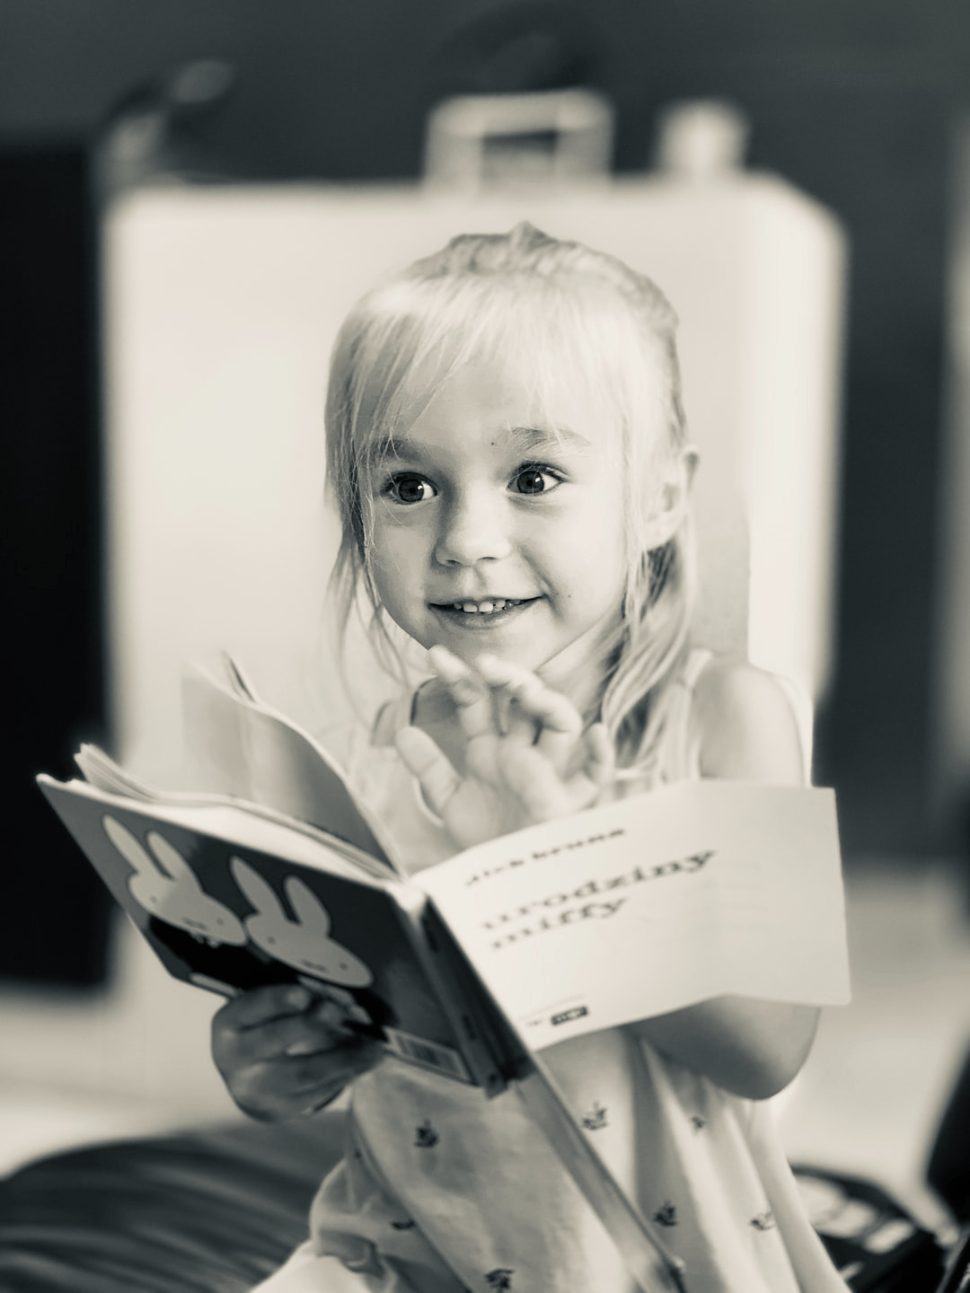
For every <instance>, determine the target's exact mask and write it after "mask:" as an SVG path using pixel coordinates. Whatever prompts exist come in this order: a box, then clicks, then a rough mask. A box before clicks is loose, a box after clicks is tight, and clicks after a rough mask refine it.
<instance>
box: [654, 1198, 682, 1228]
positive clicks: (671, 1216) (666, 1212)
mask: <svg viewBox="0 0 970 1293" xmlns="http://www.w3.org/2000/svg"><path fill="white" fill-rule="evenodd" d="M653 1219H654V1221H656V1222H657V1223H658V1225H661V1226H676V1224H677V1209H676V1208H675V1207H674V1205H673V1204H672V1203H671V1202H670V1200H669V1199H668V1200H667V1202H666V1203H664V1204H663V1206H662V1207H659V1208H658V1209H657V1211H656V1212H655V1213H654V1214H653Z"/></svg>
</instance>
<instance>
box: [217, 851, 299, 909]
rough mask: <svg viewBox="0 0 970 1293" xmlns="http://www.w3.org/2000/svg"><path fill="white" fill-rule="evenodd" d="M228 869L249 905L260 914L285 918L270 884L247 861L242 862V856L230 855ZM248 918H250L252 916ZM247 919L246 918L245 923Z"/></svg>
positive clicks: (281, 905)
mask: <svg viewBox="0 0 970 1293" xmlns="http://www.w3.org/2000/svg"><path fill="white" fill-rule="evenodd" d="M229 869H230V871H232V874H233V877H234V879H235V881H236V884H238V885H239V888H240V889H241V890H242V891H243V893H244V894H245V895H246V897H247V898H248V899H249V903H250V906H252V907H255V908H256V910H257V912H259V913H260V914H261V915H266V916H269V915H273V916H275V917H276V918H277V919H278V920H280V921H283V920H285V919H286V915H285V913H284V911H283V904H282V903H281V902H280V900H279V898H277V896H276V894H275V893H274V892H273V890H272V888H271V887H270V885H268V884H267V883H266V881H265V880H264V879H263V877H262V876H261V875H260V874H259V872H258V871H256V870H254V869H253V867H251V866H250V865H249V863H248V862H244V861H243V860H242V858H237V857H232V858H230V860H229ZM249 920H252V917H250V918H249ZM249 920H247V922H246V923H247V924H248V923H249Z"/></svg>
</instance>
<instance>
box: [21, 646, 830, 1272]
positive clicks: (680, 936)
mask: <svg viewBox="0 0 970 1293" xmlns="http://www.w3.org/2000/svg"><path fill="white" fill-rule="evenodd" d="M185 708H186V723H187V737H188V743H189V745H190V746H191V747H193V749H194V752H195V755H196V757H197V758H199V759H201V762H202V764H203V766H205V767H206V768H208V770H209V773H210V782H211V784H213V786H214V789H213V791H211V792H205V793H196V792H193V793H185V794H172V793H165V794H161V793H157V792H155V791H153V790H151V789H150V788H149V787H147V786H145V785H143V784H141V783H139V782H138V781H136V780H135V779H134V778H132V777H131V776H130V775H129V774H127V773H126V772H125V770H124V769H122V768H121V767H119V766H118V765H117V764H116V763H114V762H113V761H112V760H111V759H109V758H108V756H107V755H105V754H104V753H102V752H101V751H100V750H97V749H95V748H93V747H90V746H85V747H82V749H81V751H80V753H79V755H78V757H77V761H78V764H79V766H80V768H81V771H82V772H83V774H84V778H85V779H84V780H83V781H82V780H77V781H69V782H66V783H61V782H57V781H55V780H53V779H52V778H50V777H47V776H41V777H39V778H38V782H39V784H40V787H41V789H42V790H43V792H44V794H45V795H46V796H47V798H48V799H49V800H50V802H51V804H52V805H53V807H54V808H55V809H56V811H57V812H58V814H59V815H60V817H61V819H62V820H63V822H64V824H65V826H66V827H67V828H68V830H69V831H70V832H71V833H72V835H73V836H74V837H75V839H76V840H77V842H78V844H79V845H80V846H81V848H82V849H83V851H84V852H85V853H86V854H87V856H88V858H89V860H90V861H91V862H92V864H93V865H94V866H95V868H96V869H97V870H98V872H99V874H100V875H101V876H102V878H103V880H104V881H105V883H106V884H107V885H108V887H109V889H110V890H111V892H112V894H113V895H114V897H115V898H116V899H117V901H118V902H119V903H120V904H121V905H122V906H123V907H124V909H125V910H126V911H127V912H128V914H129V916H130V917H131V918H132V920H133V921H134V922H135V924H136V925H137V926H138V928H139V929H140V930H141V932H142V933H143V934H144V936H145V937H146V939H147V940H148V941H149V942H150V943H151V945H152V947H153V948H154V950H155V952H156V953H157V955H158V956H159V958H160V959H161V961H162V962H163V964H164V965H165V967H166V969H167V970H169V972H170V973H172V974H174V975H176V976H177V977H179V978H181V979H184V980H186V981H188V982H191V983H194V984H197V985H199V986H200V987H204V988H209V989H212V990H214V991H217V992H222V993H225V994H232V993H234V992H237V991H239V990H241V989H245V988H247V987H250V986H255V985H257V984H262V983H271V982H285V981H289V980H295V981H300V982H302V983H304V984H306V985H308V986H310V987H312V988H314V989H315V990H316V991H318V992H320V994H321V995H325V996H332V997H335V998H336V999H337V1000H338V1001H340V1002H341V1003H342V1004H343V1006H344V1007H345V1010H346V1013H347V1018H348V1022H349V1026H350V1027H353V1028H357V1029H359V1030H361V1031H362V1032H365V1033H368V1034H370V1035H372V1036H374V1037H376V1038H378V1039H379V1040H380V1041H382V1042H383V1044H384V1045H385V1046H386V1047H387V1049H388V1050H389V1051H391V1052H392V1053H394V1054H395V1055H397V1056H398V1057H400V1058H401V1059H403V1060H406V1061H408V1062H411V1063H415V1064H419V1065H422V1066H425V1067H428V1068H431V1069H434V1070H435V1071H436V1072H438V1073H440V1074H443V1075H446V1076H447V1077H450V1078H454V1079H457V1080H460V1081H464V1082H469V1083H473V1084H475V1085H478V1086H480V1087H482V1088H483V1089H484V1091H485V1092H486V1093H487V1094H489V1095H494V1094H496V1093H498V1092H500V1091H502V1090H503V1089H504V1088H505V1086H506V1085H507V1084H508V1083H510V1082H513V1081H516V1082H518V1084H519V1085H520V1086H521V1087H522V1089H523V1092H526V1093H528V1094H529V1098H530V1099H532V1100H533V1108H534V1112H535V1113H536V1116H537V1117H538V1118H539V1119H540V1120H541V1121H543V1122H544V1124H545V1125H546V1127H547V1129H548V1130H549V1131H550V1134H551V1135H554V1136H558V1137H559V1138H560V1140H562V1138H563V1137H565V1139H566V1140H567V1141H568V1140H569V1138H570V1137H572V1138H573V1139H574V1140H575V1141H576V1144H575V1146H574V1150H575V1162H574V1163H573V1164H572V1165H571V1168H575V1170H576V1171H577V1172H578V1173H579V1174H580V1176H583V1175H584V1174H585V1178H584V1179H585V1183H583V1182H581V1185H582V1188H583V1189H584V1190H586V1192H587V1197H590V1190H592V1191H593V1193H595V1192H596V1191H597V1190H599V1191H600V1192H601V1193H602V1191H604V1190H605V1192H606V1196H607V1203H606V1205H605V1206H606V1210H607V1213H608V1214H609V1218H608V1224H609V1227H610V1229H611V1231H612V1232H613V1233H614V1237H616V1228H617V1226H618V1225H619V1226H620V1228H621V1229H622V1227H623V1226H624V1225H626V1226H627V1227H628V1228H631V1233H634V1234H635V1235H639V1236H640V1237H641V1238H642V1233H643V1232H645V1231H648V1230H649V1227H646V1226H645V1224H644V1223H643V1222H642V1221H641V1220H640V1219H639V1218H637V1217H636V1216H635V1215H634V1216H630V1215H624V1216H620V1215H619V1213H622V1212H623V1207H624V1206H626V1207H627V1211H629V1208H628V1205H624V1204H623V1202H622V1200H621V1201H620V1203H618V1202H617V1200H616V1198H615V1197H613V1196H612V1194H611V1190H615V1186H611V1184H610V1181H609V1180H608V1179H606V1178H604V1177H603V1175H602V1173H603V1172H604V1171H605V1169H602V1166H601V1165H600V1166H599V1167H597V1165H596V1162H595V1161H594V1160H595V1158H596V1156H595V1155H592V1157H591V1152H590V1151H589V1150H588V1148H587V1147H586V1142H585V1140H584V1138H583V1136H582V1132H581V1131H577V1129H576V1127H575V1124H574V1120H572V1119H570V1118H569V1116H568V1114H567V1112H566V1111H565V1110H564V1109H563V1108H562V1107H561V1104H560V1103H559V1100H558V1096H557V1095H556V1094H555V1092H553V1093H552V1094H551V1095H550V1089H551V1088H549V1085H548V1074H547V1073H546V1072H545V1071H544V1067H543V1065H542V1063H541V1059H540V1057H539V1055H538V1054H537V1052H541V1050H542V1049H543V1048H544V1047H545V1046H548V1045H550V1044H552V1043H554V1042H558V1041H560V1040H564V1039H565V1038H568V1037H574V1036H578V1035H580V1034H582V1033H586V1032H591V1031H594V1030H597V1029H602V1028H608V1027H613V1026H618V1025H621V1024H624V1023H629V1022H632V1021H634V1020H637V1019H641V1018H644V1017H648V1016H650V1015H655V1014H659V1013H662V1012H665V1011H669V1010H673V1009H677V1008H679V1007H682V1006H687V1005H690V1004H693V1003H696V1002H698V1001H701V1000H704V999H706V998H709V997H712V996H715V995H720V994H722V993H736V994H741V995H746V996H751V997H760V998H763V999H768V1000H774V1001H789V1002H800V1003H811V1004H818V1005H823V1004H838V1003H843V1002H845V1001H847V1000H848V965H847V955H846V946H845V934H844V912H843V901H842V888H841V878H840V859H839V846H838V834H837V828H836V820H835V806H834V797H833V795H832V792H831V791H829V790H820V789H811V788H802V787H779V786H762V785H753V784H746V783H740V782H716V781H700V782H683V783H678V784H675V785H670V786H665V787H661V788H659V789H657V790H655V791H652V792H650V793H649V794H638V795H633V796H630V797H628V798H625V799H620V800H618V801H616V802H613V803H609V804H605V805H602V806H600V807H596V808H593V809H590V810H587V811H586V812H582V813H579V814H576V815H574V816H571V817H568V818H562V819H559V820H556V821H552V822H546V823H543V824H541V825H538V826H533V827H530V828H528V829H526V830H523V831H519V832H516V833H514V834H511V835H507V836H504V837H502V838H499V839H496V840H493V841H491V842H489V843H487V844H483V845H479V846H476V847H475V848H472V849H468V850H466V851H464V852H462V853H460V854H458V855H457V856H455V857H453V858H451V859H449V860H448V861H446V862H443V863H439V864H437V865H434V866H431V867H428V868H427V869H425V870H422V871H419V872H417V873H416V874H414V875H410V876H407V875H405V874H404V873H403V871H402V870H401V868H400V866H399V864H398V862H397V861H396V859H395V858H394V849H393V841H392V840H390V839H388V838H386V834H387V827H386V825H385V824H384V823H382V822H380V821H378V820H376V819H375V818H374V815H373V812H372V811H371V809H370V808H369V807H368V805H367V804H365V803H362V802H360V801H359V800H358V799H357V798H356V797H355V795H354V793H353V790H352V788H351V787H349V786H348V785H347V783H346V780H345V778H344V776H343V774H342V773H341V771H340V769H339V767H338V766H337V765H336V763H335V762H334V761H333V760H332V759H331V758H330V757H329V756H328V755H327V754H326V752H325V751H324V750H323V749H322V748H321V747H320V746H319V745H317V743H316V742H314V741H313V740H312V738H311V737H310V736H308V735H307V733H306V732H304V731H302V730H301V729H300V728H299V727H297V726H296V725H295V724H293V723H292V722H290V721H289V720H288V719H286V718H285V717H284V716H282V715H280V714H278V713H276V712H274V711H273V710H271V709H270V708H269V707H267V706H265V705H263V704H261V703H260V701H259V700H258V699H257V698H256V696H255V695H254V693H253V691H252V688H251V687H249V685H248V684H247V683H246V681H245V679H244V678H243V677H242V675H241V673H240V672H239V670H238V668H237V667H236V666H234V665H233V664H232V662H231V661H226V662H225V668H224V674H223V676H221V677H213V676H208V675H206V674H203V673H201V672H196V673H194V674H193V675H191V676H190V677H189V678H188V679H187V681H186V687H185ZM382 837H385V838H382ZM536 1075H538V1077H539V1079H540V1081H539V1084H538V1085H539V1087H540V1088H541V1090H539V1092H538V1095H536V1089H535V1083H533V1085H532V1087H531V1088H530V1086H529V1080H530V1079H531V1078H534V1077H536ZM560 1152H562V1146H560ZM570 1152H572V1151H570ZM591 1202H593V1203H594V1206H596V1202H595V1200H593V1199H592V1198H591ZM617 1208H619V1213H618V1212H617ZM617 1242H618V1243H620V1245H621V1248H622V1243H621V1240H620V1239H619V1238H618V1239H617ZM631 1242H633V1241H631ZM651 1243H652V1244H653V1248H654V1250H655V1252H654V1261H656V1251H660V1252H661V1253H662V1251H663V1249H662V1244H658V1243H657V1241H656V1237H655V1236H651ZM633 1246H634V1247H636V1243H635V1242H633ZM631 1269H632V1267H631ZM643 1269H644V1268H643V1267H642V1266H641V1268H640V1270H641V1275H642V1276H643V1278H646V1276H645V1275H643ZM670 1269H673V1267H672V1266H670V1264H669V1263H668V1271H669V1270H670ZM655 1275H656V1272H655V1271H654V1277H655ZM661 1286H662V1285H661ZM670 1287H676V1283H671V1284H670Z"/></svg>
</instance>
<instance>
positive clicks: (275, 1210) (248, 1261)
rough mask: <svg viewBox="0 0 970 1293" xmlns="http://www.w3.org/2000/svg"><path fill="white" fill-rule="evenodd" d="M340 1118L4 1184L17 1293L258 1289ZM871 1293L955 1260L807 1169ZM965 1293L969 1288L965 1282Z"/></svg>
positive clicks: (0, 1207) (8, 1276) (283, 1248)
mask: <svg viewBox="0 0 970 1293" xmlns="http://www.w3.org/2000/svg"><path fill="white" fill-rule="evenodd" d="M340 1129H341V1118H340V1115H339V1113H336V1112H329V1111H328V1112H324V1113H322V1114H318V1115H317V1116H316V1117H315V1118H314V1119H313V1120H312V1121H306V1122H291V1123H286V1124H279V1123H277V1124H267V1123H250V1122H239V1123H232V1124H227V1125H225V1126H222V1127H216V1128H211V1129H208V1130H202V1131H193V1132H186V1133H183V1134H178V1135H169V1136H160V1137H155V1138H146V1139H141V1140H129V1141H116V1142H108V1143H104V1144H99V1145H92V1146H89V1147H86V1148H83V1149H75V1150H71V1151H69V1152H66V1153H60V1154H55V1155H52V1156H51V1157H49V1158H45V1159H41V1160H39V1161H38V1162H35V1163H31V1164H29V1165H28V1166H26V1167H23V1168H21V1169H20V1170H19V1171H17V1172H15V1173H14V1174H13V1175H12V1176H10V1177H8V1178H7V1179H6V1180H4V1181H0V1288H2V1289H3V1291H4V1293H132V1290H138V1293H245V1291H246V1290H248V1289H250V1288H251V1287H252V1285H253V1284H255V1283H258V1281H259V1280H261V1279H263V1278H264V1277H265V1276H266V1275H268V1274H269V1273H270V1271H272V1270H273V1269H274V1268H275V1267H276V1266H278V1265H279V1264H280V1263H281V1262H282V1261H283V1260H284V1259H285V1258H286V1256H287V1255H288V1253H289V1252H290V1251H291V1250H292V1249H293V1248H295V1247H296V1245H297V1244H298V1243H301V1242H302V1241H303V1239H305V1237H306V1228H307V1212H308V1209H309V1206H310V1201H311V1199H312V1197H313V1193H314V1191H315V1189H316V1187H317V1185H318V1184H319V1182H320V1180H321V1179H322V1178H323V1176H324V1175H325V1174H326V1172H327V1170H328V1168H329V1167H330V1165H331V1164H332V1163H333V1162H334V1161H335V1160H336V1158H337V1156H338V1155H339V1154H340V1152H341V1143H340V1136H341V1130H340ZM797 1175H798V1179H799V1183H800V1185H801V1186H802V1188H803V1191H804V1193H805V1196H806V1202H807V1204H808V1207H809V1211H810V1215H811V1216H812V1219H813V1222H814V1223H815V1225H816V1228H817V1229H818V1231H819V1233H820V1234H821V1236H822V1239H823V1240H824V1242H825V1244H826V1246H827V1247H828V1249H829V1252H830V1253H831V1255H832V1257H833V1260H834V1261H835V1263H836V1265H837V1266H838V1267H839V1269H840V1270H842V1272H843V1274H844V1277H845V1278H846V1280H847V1282H848V1285H849V1287H850V1288H851V1289H853V1290H856V1291H857V1293H913V1291H914V1290H920V1293H924V1291H925V1293H930V1290H933V1289H936V1288H937V1286H938V1284H939V1282H940V1280H941V1279H942V1277H943V1272H944V1264H945V1263H944V1253H943V1252H942V1250H941V1248H940V1246H939V1244H938V1243H937V1241H936V1239H935V1237H934V1236H933V1235H932V1234H930V1233H929V1232H928V1231H926V1230H924V1229H922V1228H921V1227H920V1226H919V1225H918V1224H917V1223H916V1222H915V1221H914V1220H913V1218H912V1217H910V1216H909V1215H908V1214H907V1213H906V1212H905V1211H904V1210H903V1209H902V1208H901V1207H900V1206H899V1205H898V1204H897V1203H896V1202H895V1201H894V1200H893V1199H891V1198H890V1197H889V1196H888V1195H886V1194H885V1193H884V1191H882V1190H881V1189H879V1188H878V1187H877V1186H874V1185H871V1184H870V1183H868V1182H866V1181H860V1180H857V1179H854V1178H850V1177H841V1176H836V1175H834V1174H832V1173H829V1172H824V1171H821V1170H819V1169H816V1168H802V1169H797ZM954 1287H957V1288H958V1287H960V1285H959V1282H958V1283H957V1284H955V1285H954Z"/></svg>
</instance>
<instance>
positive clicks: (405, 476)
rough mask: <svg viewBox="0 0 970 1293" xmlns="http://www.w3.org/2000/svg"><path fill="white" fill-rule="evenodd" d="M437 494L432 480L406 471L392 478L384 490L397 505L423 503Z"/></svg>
mask: <svg viewBox="0 0 970 1293" xmlns="http://www.w3.org/2000/svg"><path fill="white" fill-rule="evenodd" d="M437 492H438V491H437V490H436V489H435V487H434V485H432V484H431V481H430V480H425V478H424V477H423V476H418V475H417V474H416V473H415V472H404V471H402V472H399V473H398V475H396V476H392V477H391V479H390V480H389V481H388V482H387V484H386V485H385V486H384V489H383V493H385V494H387V495H388V496H389V497H390V498H392V499H393V500H394V502H395V503H423V502H424V501H425V499H427V498H434V496H435V494H436V493H437Z"/></svg>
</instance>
